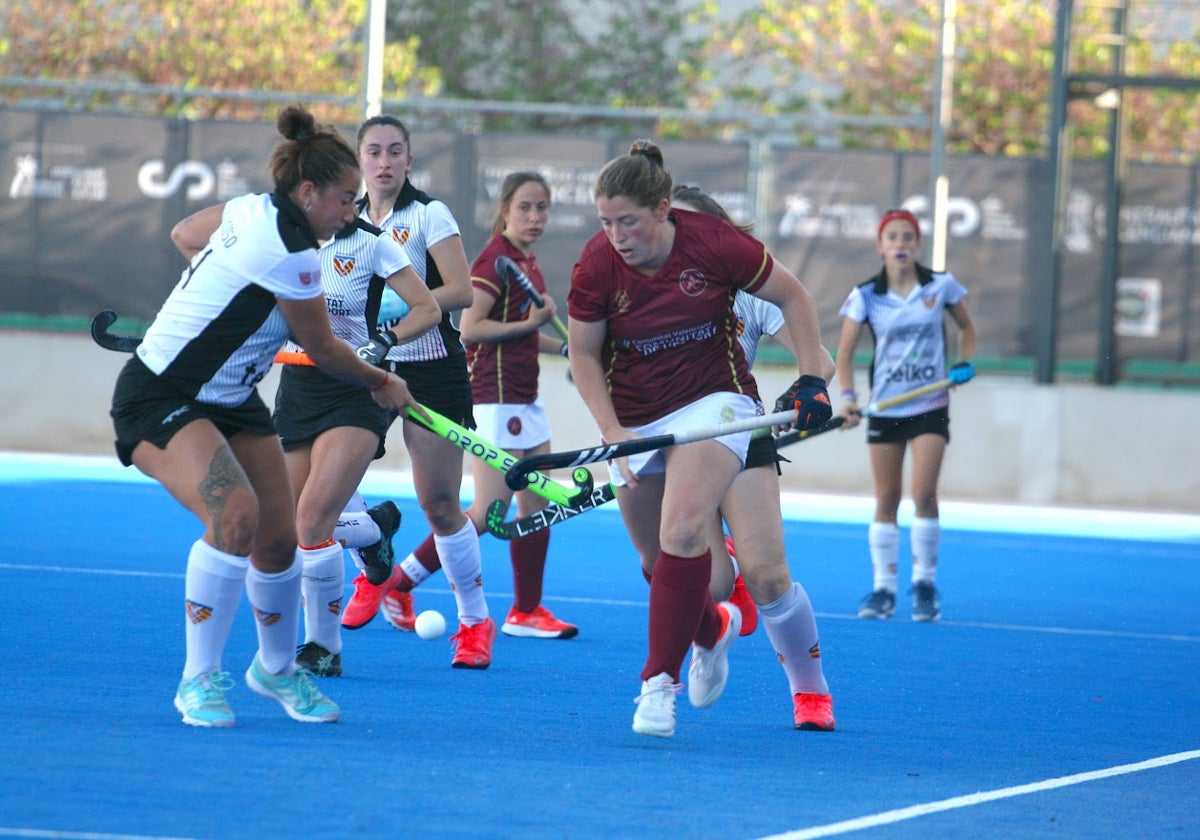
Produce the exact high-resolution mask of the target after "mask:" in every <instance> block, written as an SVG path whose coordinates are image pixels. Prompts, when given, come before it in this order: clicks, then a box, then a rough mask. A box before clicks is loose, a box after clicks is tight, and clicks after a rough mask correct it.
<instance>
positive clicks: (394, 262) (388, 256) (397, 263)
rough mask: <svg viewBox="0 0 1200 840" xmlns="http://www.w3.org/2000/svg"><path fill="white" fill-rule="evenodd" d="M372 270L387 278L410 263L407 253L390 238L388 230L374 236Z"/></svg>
mask: <svg viewBox="0 0 1200 840" xmlns="http://www.w3.org/2000/svg"><path fill="white" fill-rule="evenodd" d="M374 254H375V258H374V265H373V266H372V269H373V271H374V272H375V273H376V274H378V275H379V276H380V277H383V278H384V279H387V278H388V277H391V276H392V275H393V274H395V273H396V272H397V271H403V270H404V269H406V268H408V267H409V266H411V265H412V260H410V259H409V258H408V253H407V252H406V251H405V250H404V248H403V247H402V246H401V245H400V244H399V243H398V242H396V240H395V239H394V238H392V234H391V232H390V231H384V232H382V233H380V234H379V235H378V236H377V237H375V249H374Z"/></svg>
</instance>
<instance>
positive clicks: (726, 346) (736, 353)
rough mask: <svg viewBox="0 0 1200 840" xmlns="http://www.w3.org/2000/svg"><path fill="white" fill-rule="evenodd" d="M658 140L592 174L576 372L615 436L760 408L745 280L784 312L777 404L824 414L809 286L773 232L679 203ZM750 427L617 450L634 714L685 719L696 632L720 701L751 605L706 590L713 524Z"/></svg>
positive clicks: (809, 421) (699, 691) (664, 733)
mask: <svg viewBox="0 0 1200 840" xmlns="http://www.w3.org/2000/svg"><path fill="white" fill-rule="evenodd" d="M672 186H673V184H672V181H671V176H670V173H668V172H667V170H666V168H665V166H664V162H663V156H662V151H661V150H660V149H659V148H658V146H656V145H655V144H654V143H652V142H650V141H647V140H638V141H636V142H634V144H633V145H632V147H631V148H630V151H629V154H628V155H625V156H623V157H619V158H616V159H615V160H612V161H610V162H609V163H608V164H606V165H605V167H604V168H603V169H602V170H601V172H600V176H599V178H598V179H597V182H596V189H595V196H596V208H597V211H598V213H599V217H600V224H601V231H600V232H599V233H597V234H596V235H595V236H594V237H592V239H591V240H590V241H589V242H588V243H587V245H586V246H585V247H584V249H583V252H582V254H581V255H580V257H579V260H578V262H576V264H575V268H574V271H573V272H572V276H571V291H570V294H569V296H568V299H567V300H568V311H569V313H570V317H571V324H570V347H571V372H572V375H573V377H574V379H575V384H576V387H577V388H578V389H579V393H580V396H582V397H583V400H584V402H585V403H586V404H587V406H588V409H589V410H590V411H591V413H592V416H593V417H594V419H595V420H596V423H597V425H598V426H599V427H600V432H601V434H602V435H603V437H604V439H605V440H606V441H607V442H609V443H619V442H620V441H624V440H629V439H632V438H637V437H644V436H649V435H656V434H663V433H668V432H676V433H678V432H682V431H686V430H688V429H692V428H697V427H701V426H710V425H715V424H718V423H722V422H728V421H732V420H738V419H743V418H747V417H751V416H755V415H758V414H762V413H763V407H762V404H761V402H760V401H759V398H758V389H757V386H756V384H755V382H754V378H753V377H752V376H751V374H750V371H749V367H748V366H747V364H746V358H745V355H744V354H743V352H742V350H741V348H740V346H739V345H738V341H737V334H736V325H737V319H736V316H735V315H734V312H733V299H734V295H735V294H736V293H737V291H738V290H742V291H745V292H748V293H750V294H753V295H757V296H759V297H762V298H764V299H766V300H769V301H771V302H772V303H774V304H776V305H777V306H779V307H780V309H781V310H782V311H783V315H784V320H785V323H786V325H787V330H788V334H789V336H790V337H791V339H792V342H793V345H794V346H795V350H796V358H797V365H798V368H799V374H800V376H799V377H798V378H797V380H796V382H795V383H793V385H792V386H791V387H790V388H789V389H788V390H787V392H786V393H785V394H784V395H783V396H782V397H780V400H779V402H778V403H777V407H782V406H787V407H788V408H791V407H793V406H794V407H795V409H796V411H797V420H796V425H798V426H799V427H800V428H814V427H815V426H817V425H819V424H821V423H823V422H824V421H825V420H827V419H829V417H830V414H831V409H830V405H829V395H828V393H827V392H826V388H825V380H824V379H822V378H821V377H820V375H819V374H820V371H821V362H822V358H823V349H822V345H821V340H820V332H819V326H818V322H817V311H816V306H815V305H814V303H813V300H812V296H811V295H810V294H809V293H808V291H807V290H806V289H805V288H804V286H803V285H802V284H801V283H800V281H799V280H797V279H796V277H795V275H793V274H792V273H791V272H790V271H788V270H787V269H786V268H784V267H783V266H782V265H779V264H777V263H776V262H775V261H774V259H772V257H771V255H770V254H769V253H768V252H767V250H766V247H765V246H764V245H763V243H761V242H759V241H758V240H756V239H754V237H752V236H750V235H748V234H747V233H745V232H744V231H741V230H739V229H738V228H736V227H735V226H733V225H731V224H729V223H728V222H726V221H724V220H722V219H718V218H716V217H714V216H709V215H706V214H702V213H694V212H689V211H687V210H673V209H672V208H671V189H672ZM749 442H750V433H749V432H744V433H738V434H734V435H727V436H725V437H722V438H718V439H714V440H703V441H697V442H695V443H690V444H686V445H683V446H674V447H669V448H667V449H663V450H657V451H654V452H649V453H644V454H642V455H634V456H631V457H629V458H620V459H617V460H616V462H615V463H614V464H613V468H612V469H611V470H610V472H611V474H612V481H613V484H614V485H616V487H617V499H618V503H619V504H620V508H621V515H622V518H623V519H624V521H625V527H626V530H627V531H628V533H629V537H630V539H631V541H632V542H633V545H634V548H635V549H636V550H637V552H638V554H639V555H640V557H641V562H642V571H643V574H644V575H646V576H647V578H648V579H649V580H650V614H649V651H648V655H647V657H646V662H645V664H644V665H643V668H642V672H641V680H642V687H641V693H640V695H639V697H638V704H637V711H636V713H635V714H634V717H633V729H634V731H635V732H638V733H640V734H643V735H653V736H658V737H670V736H672V735H673V734H674V733H675V695H676V693H677V692H678V691H679V689H680V687H681V686H680V684H679V678H680V671H681V670H682V667H683V659H684V656H685V655H686V654H687V649H688V646H689V645H692V644H693V642H694V643H695V644H694V646H693V652H692V662H691V665H690V667H689V670H688V699H689V700H690V702H691V704H692V705H693V706H695V707H697V708H704V707H706V706H709V705H711V704H712V703H714V702H716V700H717V699H718V698H719V697H720V696H721V693H722V691H724V688H725V681H726V678H727V677H728V672H729V668H728V660H727V655H728V650H729V646H730V644H731V643H732V641H733V639H734V638H735V637H736V636H737V635H738V629H739V626H740V622H741V614H740V613H739V612H738V610H737V609H736V608H734V607H732V606H730V605H728V604H724V603H723V604H720V605H718V604H717V603H716V602H715V601H714V600H713V598H712V595H711V594H710V593H709V590H708V584H709V579H710V576H711V574H712V569H711V555H710V553H709V549H708V544H707V541H708V536H709V533H710V530H711V523H712V522H713V520H714V518H715V517H716V515H717V510H718V506H719V504H720V502H721V499H722V498H723V497H724V496H725V493H726V491H727V490H728V489H729V486H730V485H731V484H732V483H733V479H734V478H735V476H736V475H737V474H738V472H739V471H740V470H741V468H742V465H743V463H744V461H745V457H746V450H747V447H748V446H749Z"/></svg>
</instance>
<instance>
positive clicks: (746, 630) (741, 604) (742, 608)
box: [729, 575, 758, 636]
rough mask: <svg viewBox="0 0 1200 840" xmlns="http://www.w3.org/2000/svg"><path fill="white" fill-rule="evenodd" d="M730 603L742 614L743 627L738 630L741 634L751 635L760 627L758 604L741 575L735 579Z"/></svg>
mask: <svg viewBox="0 0 1200 840" xmlns="http://www.w3.org/2000/svg"><path fill="white" fill-rule="evenodd" d="M729 603H731V604H733V605H734V606H735V607H737V608H738V612H740V613H741V614H742V629H741V630H739V631H738V633H739V635H742V636H749V635H750V634H751V633H753V632H754V631H755V629H757V628H758V605H757V604H755V603H754V599H753V598H751V597H750V590H748V589H747V588H746V581H744V580H742V576H741V575H738V576H737V577H736V578H734V580H733V592H731V593H730V594H729Z"/></svg>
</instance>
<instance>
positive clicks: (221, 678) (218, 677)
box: [190, 671, 233, 706]
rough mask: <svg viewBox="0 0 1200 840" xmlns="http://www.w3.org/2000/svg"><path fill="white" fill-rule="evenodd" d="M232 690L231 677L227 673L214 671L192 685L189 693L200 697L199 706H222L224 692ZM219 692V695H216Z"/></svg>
mask: <svg viewBox="0 0 1200 840" xmlns="http://www.w3.org/2000/svg"><path fill="white" fill-rule="evenodd" d="M231 688H233V677H231V676H230V675H229V672H228V671H214V672H213V673H211V674H204V675H202V676H201V677H200V678H199V679H197V680H196V681H195V682H193V684H192V691H191V692H190V693H194V694H199V695H200V705H201V706H209V705H211V704H218V705H224V700H225V692H226V691H229V690H230V689H231ZM218 692H219V693H218Z"/></svg>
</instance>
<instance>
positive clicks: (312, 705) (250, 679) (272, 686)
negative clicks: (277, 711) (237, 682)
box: [246, 655, 342, 723]
mask: <svg viewBox="0 0 1200 840" xmlns="http://www.w3.org/2000/svg"><path fill="white" fill-rule="evenodd" d="M246 685H248V686H250V690H251V691H253V692H254V693H255V694H261V695H262V696H263V697H269V698H270V699H272V700H274V701H275V702H276V703H278V704H279V705H280V706H283V710H284V711H285V712H287V713H288V717H290V718H292V719H293V720H299V721H302V722H304V723H336V722H337V719H338V718H339V717H341V714H342V710H341V709H339V708H338V704H337V703H334V702H333V701H332V700H330V699H329V698H328V697H326V696H325V695H324V694H322V693H321V691H320V689H318V688H317V685H316V683H314V682H313V681H312V674H311V673H310V672H309V671H307V670H305V669H304V668H298V669H297V670H296V672H295V673H292V674H279V675H274V674H268V673H267V672H266V671H264V670H263V668H262V665H261V664H260V663H259V661H258V656H257V655H255V657H254V661H253V662H252V663H250V668H249V670H247V671H246Z"/></svg>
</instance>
